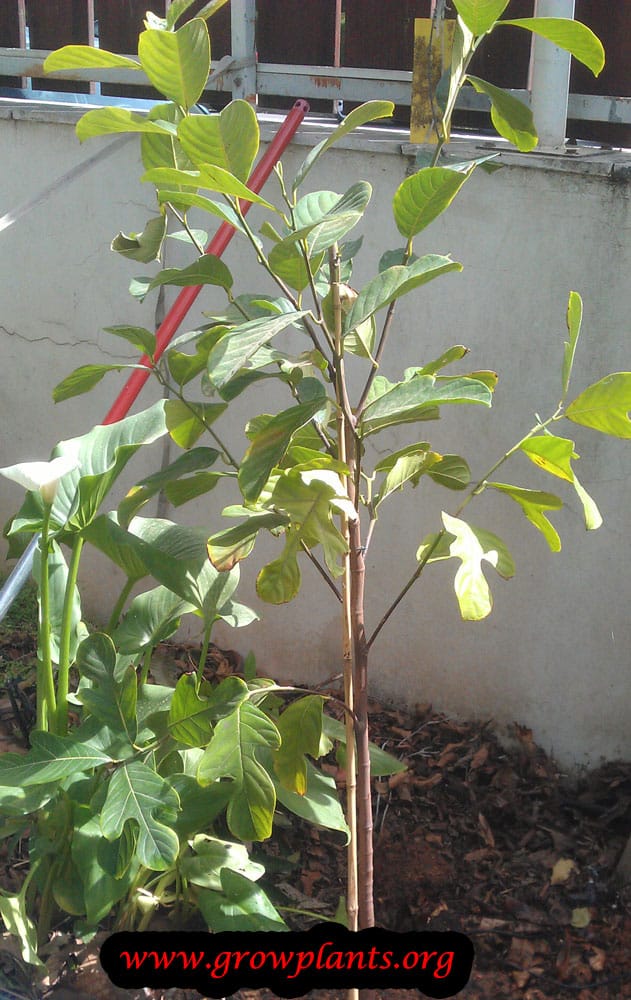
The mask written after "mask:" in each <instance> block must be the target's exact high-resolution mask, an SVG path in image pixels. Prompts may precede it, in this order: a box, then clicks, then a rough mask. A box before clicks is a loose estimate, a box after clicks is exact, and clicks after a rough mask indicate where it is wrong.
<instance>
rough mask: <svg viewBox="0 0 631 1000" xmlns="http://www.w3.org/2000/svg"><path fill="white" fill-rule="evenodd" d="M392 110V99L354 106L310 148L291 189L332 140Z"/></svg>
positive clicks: (389, 114)
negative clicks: (323, 137) (330, 131)
mask: <svg viewBox="0 0 631 1000" xmlns="http://www.w3.org/2000/svg"><path fill="white" fill-rule="evenodd" d="M393 112H394V104H393V103H392V101H367V103H366V104H360V106H359V107H358V108H354V109H353V111H351V112H350V113H349V114H348V115H347V116H346V118H345V119H344V121H343V122H341V123H340V124H339V125H338V126H337V128H336V129H335V130H334V131H333V132H332V133H331V135H330V136H328V138H327V139H323V140H322V142H320V143H318V145H317V146H314V148H313V149H312V150H310V152H309V153H308V155H307V156H306V158H305V159H304V161H303V163H302V165H301V166H300V168H299V170H298V173H297V174H296V176H295V178H294V182H293V184H292V190H293V191H296V190H297V189H298V188H299V187H300V185H301V184H302V182H303V181H304V179H305V177H306V176H307V174H308V173H309V171H310V170H311V168H312V167H313V166H314V164H315V163H316V161H317V160H318V159H319V158H320V157H321V156H322V154H323V153H325V152H326V150H327V149H329V147H330V146H332V145H333V143H334V142H337V141H338V139H342V138H343V137H344V136H345V135H348V133H349V132H352V131H353V130H354V129H356V128H360V126H362V125H366V124H367V123H368V122H371V121H375V120H376V119H377V118H390V117H391V116H392V113H393Z"/></svg>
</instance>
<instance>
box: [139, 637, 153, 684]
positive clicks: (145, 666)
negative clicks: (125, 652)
mask: <svg viewBox="0 0 631 1000" xmlns="http://www.w3.org/2000/svg"><path fill="white" fill-rule="evenodd" d="M152 653H153V648H152V647H151V646H147V648H146V649H145V656H144V659H143V661H142V670H141V671H140V683H141V684H146V683H147V681H148V679H149V671H150V669H151V654H152Z"/></svg>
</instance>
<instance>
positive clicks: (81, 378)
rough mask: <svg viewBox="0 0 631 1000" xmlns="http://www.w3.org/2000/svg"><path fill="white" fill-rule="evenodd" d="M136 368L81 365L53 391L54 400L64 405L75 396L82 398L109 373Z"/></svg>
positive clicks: (129, 366) (130, 366)
mask: <svg viewBox="0 0 631 1000" xmlns="http://www.w3.org/2000/svg"><path fill="white" fill-rule="evenodd" d="M132 367H133V368H135V367H136V365H81V366H80V367H79V368H75V370H74V371H73V372H70V375H66V377H65V378H64V379H62V380H61V382H58V383H57V385H56V386H55V388H54V389H53V400H54V402H55V403H62V402H63V401H64V400H65V399H72V398H73V396H81V395H83V393H84V392H89V391H90V389H93V388H94V386H95V385H98V384H99V382H100V381H101V379H102V378H103V377H104V376H105V375H107V373H108V372H120V371H122V370H123V368H132Z"/></svg>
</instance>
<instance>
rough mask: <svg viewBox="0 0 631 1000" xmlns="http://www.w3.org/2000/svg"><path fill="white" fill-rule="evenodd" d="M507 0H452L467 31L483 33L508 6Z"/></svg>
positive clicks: (488, 29)
mask: <svg viewBox="0 0 631 1000" xmlns="http://www.w3.org/2000/svg"><path fill="white" fill-rule="evenodd" d="M508 3H509V0H454V6H455V8H456V10H457V11H458V13H459V14H460V17H461V18H462V20H463V21H464V23H465V24H466V26H467V28H468V29H469V31H471V32H472V33H473V34H474V35H475V36H478V35H485V34H486V33H487V31H490V30H491V28H492V27H493V25H494V24H495V22H496V21H497V19H498V18H499V17H500V16H501V15H502V14H503V12H504V11H505V10H506V8H507V7H508Z"/></svg>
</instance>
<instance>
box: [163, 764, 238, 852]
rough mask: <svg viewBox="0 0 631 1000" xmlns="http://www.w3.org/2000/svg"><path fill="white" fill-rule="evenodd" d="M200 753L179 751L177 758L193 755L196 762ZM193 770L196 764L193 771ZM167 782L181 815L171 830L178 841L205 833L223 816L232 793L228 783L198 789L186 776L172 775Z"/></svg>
mask: <svg viewBox="0 0 631 1000" xmlns="http://www.w3.org/2000/svg"><path fill="white" fill-rule="evenodd" d="M202 753H203V751H202V750H199V749H189V750H186V751H184V752H182V751H181V750H180V751H179V756H180V757H182V758H184V759H187V758H188V756H189V755H193V754H195V755H196V758H195V760H196V762H198V761H199V758H201V755H202ZM183 766H184V767H186V766H187V765H186V764H184V765H183ZM196 766H197V763H195V768H196ZM168 781H169V783H170V784H171V785H172V786H173V788H174V789H175V791H176V792H177V794H178V796H179V799H180V806H181V811H180V813H179V814H178V817H177V820H176V822H175V824H174V827H175V830H176V831H177V833H178V835H179V836H180V838H181V840H182V841H183V840H184V839H185V838H187V837H190V836H191V835H192V834H195V833H198V831H199V830H205V829H207V828H208V827H209V825H210V824H211V823H212V822H213V820H214V819H216V817H217V816H219V815H220V814H221V813H222V812H224V810H225V808H226V806H227V805H228V802H229V800H230V795H231V792H232V789H231V785H230V782H229V781H223V782H218V781H216V782H214V784H212V785H209V786H208V787H207V788H201V787H200V785H199V784H198V783H197V780H196V779H195V778H194V777H193V776H192V775H191V774H189V773H184V774H183V773H182V772H179V773H176V774H172V775H170V776H169V778H168Z"/></svg>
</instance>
